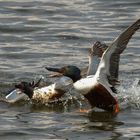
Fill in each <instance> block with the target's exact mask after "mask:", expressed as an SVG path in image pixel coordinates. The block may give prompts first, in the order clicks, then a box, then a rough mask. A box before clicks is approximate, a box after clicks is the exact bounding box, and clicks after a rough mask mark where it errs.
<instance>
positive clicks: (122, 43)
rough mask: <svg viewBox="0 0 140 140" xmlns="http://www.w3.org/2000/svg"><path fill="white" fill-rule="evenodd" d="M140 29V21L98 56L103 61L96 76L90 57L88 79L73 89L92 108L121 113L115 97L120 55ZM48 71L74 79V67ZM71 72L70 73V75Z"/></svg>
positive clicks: (74, 85)
mask: <svg viewBox="0 0 140 140" xmlns="http://www.w3.org/2000/svg"><path fill="white" fill-rule="evenodd" d="M139 28H140V19H138V20H137V21H136V22H134V23H133V24H132V25H131V26H129V27H128V28H127V29H126V30H125V31H124V32H123V33H121V34H120V35H119V37H117V38H116V39H115V40H114V41H113V42H112V43H111V45H109V46H108V48H107V49H106V50H105V52H104V53H103V55H102V52H100V53H99V54H98V55H102V57H101V61H100V63H99V66H98V68H97V71H96V73H95V75H90V74H94V72H95V71H94V63H93V62H94V60H93V57H91V56H90V62H91V63H92V64H91V65H90V66H91V67H89V70H88V75H90V76H87V77H86V78H82V79H80V80H77V81H76V82H74V84H73V87H74V89H75V90H76V91H78V92H79V93H80V94H82V95H84V97H85V98H86V99H87V100H88V101H89V103H90V105H91V106H92V107H97V108H100V109H103V110H106V111H109V112H115V113H118V112H119V106H118V101H117V100H116V99H115V97H114V96H113V94H114V93H116V88H115V85H117V84H118V71H119V60H120V54H121V53H122V52H123V51H124V50H125V48H126V47H127V44H128V42H129V40H130V39H131V37H132V35H133V34H134V33H135V32H136V31H137V30H138V29H139ZM46 69H47V70H51V71H55V72H59V73H61V74H63V75H65V76H69V77H70V78H73V77H72V76H71V75H70V74H69V73H70V72H72V71H73V68H72V67H69V66H67V67H65V68H60V69H53V68H48V67H47V68H46ZM68 71H69V73H68Z"/></svg>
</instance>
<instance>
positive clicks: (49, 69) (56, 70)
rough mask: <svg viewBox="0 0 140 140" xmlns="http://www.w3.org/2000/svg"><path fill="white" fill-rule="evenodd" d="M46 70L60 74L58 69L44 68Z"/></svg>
mask: <svg viewBox="0 0 140 140" xmlns="http://www.w3.org/2000/svg"><path fill="white" fill-rule="evenodd" d="M45 69H46V70H48V71H52V72H58V73H61V71H60V69H59V68H52V67H45Z"/></svg>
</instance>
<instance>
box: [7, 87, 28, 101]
mask: <svg viewBox="0 0 140 140" xmlns="http://www.w3.org/2000/svg"><path fill="white" fill-rule="evenodd" d="M26 97H27V95H26V94H25V93H24V92H22V91H21V90H20V89H14V90H13V91H11V92H10V93H9V94H8V95H7V96H6V97H5V98H6V100H7V101H8V102H11V103H15V102H17V101H19V100H22V99H25V98H26Z"/></svg>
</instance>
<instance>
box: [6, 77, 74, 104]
mask: <svg viewBox="0 0 140 140" xmlns="http://www.w3.org/2000/svg"><path fill="white" fill-rule="evenodd" d="M40 81H41V79H40V80H39V81H38V82H37V83H35V82H31V83H30V82H25V81H22V82H20V83H19V84H16V85H15V88H14V90H12V91H11V92H10V93H9V94H8V95H7V96H6V100H7V102H9V103H15V102H17V101H20V100H22V99H25V100H27V99H32V100H34V101H37V102H40V103H42V104H43V103H47V102H51V101H54V100H56V99H59V98H60V97H62V96H63V95H64V93H65V92H66V91H68V89H69V88H70V87H71V86H72V85H73V81H72V79H71V78H69V77H66V76H63V77H61V78H59V79H58V80H56V81H55V82H54V83H53V84H51V85H49V86H44V87H41V88H40V87H39V84H40Z"/></svg>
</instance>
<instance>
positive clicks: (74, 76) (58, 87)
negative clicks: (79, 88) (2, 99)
mask: <svg viewBox="0 0 140 140" xmlns="http://www.w3.org/2000/svg"><path fill="white" fill-rule="evenodd" d="M106 47H107V46H106V45H104V44H101V43H100V42H99V41H97V42H95V43H94V45H93V47H92V48H91V49H90V51H89V56H90V57H89V68H88V74H89V73H90V74H91V72H92V73H95V69H94V70H93V68H92V67H91V66H90V65H92V64H93V62H94V63H97V64H96V65H98V63H99V61H96V60H97V59H99V58H98V57H101V55H102V53H103V51H104V48H106ZM91 58H96V59H91ZM93 60H94V61H93ZM96 65H95V66H94V68H95V67H96ZM46 69H48V70H49V71H56V72H58V73H59V74H55V75H51V76H50V77H56V76H60V75H61V76H62V77H61V78H60V79H58V80H57V81H55V83H54V84H51V85H49V86H44V87H41V88H39V87H38V86H39V84H40V81H41V79H40V80H39V81H38V82H37V83H35V82H32V83H30V82H24V81H22V82H21V83H19V84H17V85H15V89H14V90H12V92H10V93H9V94H8V95H7V96H6V99H7V101H8V102H12V103H14V102H17V101H19V100H21V99H27V98H29V99H32V100H34V101H35V100H36V101H37V102H40V103H47V102H50V101H54V100H57V99H60V98H61V97H63V96H65V93H67V92H68V91H69V89H70V88H71V87H73V83H74V82H76V81H78V80H80V79H81V77H82V76H81V70H80V69H79V68H78V67H76V66H66V67H62V68H61V69H58V68H49V67H46ZM96 69H97V68H96Z"/></svg>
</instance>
